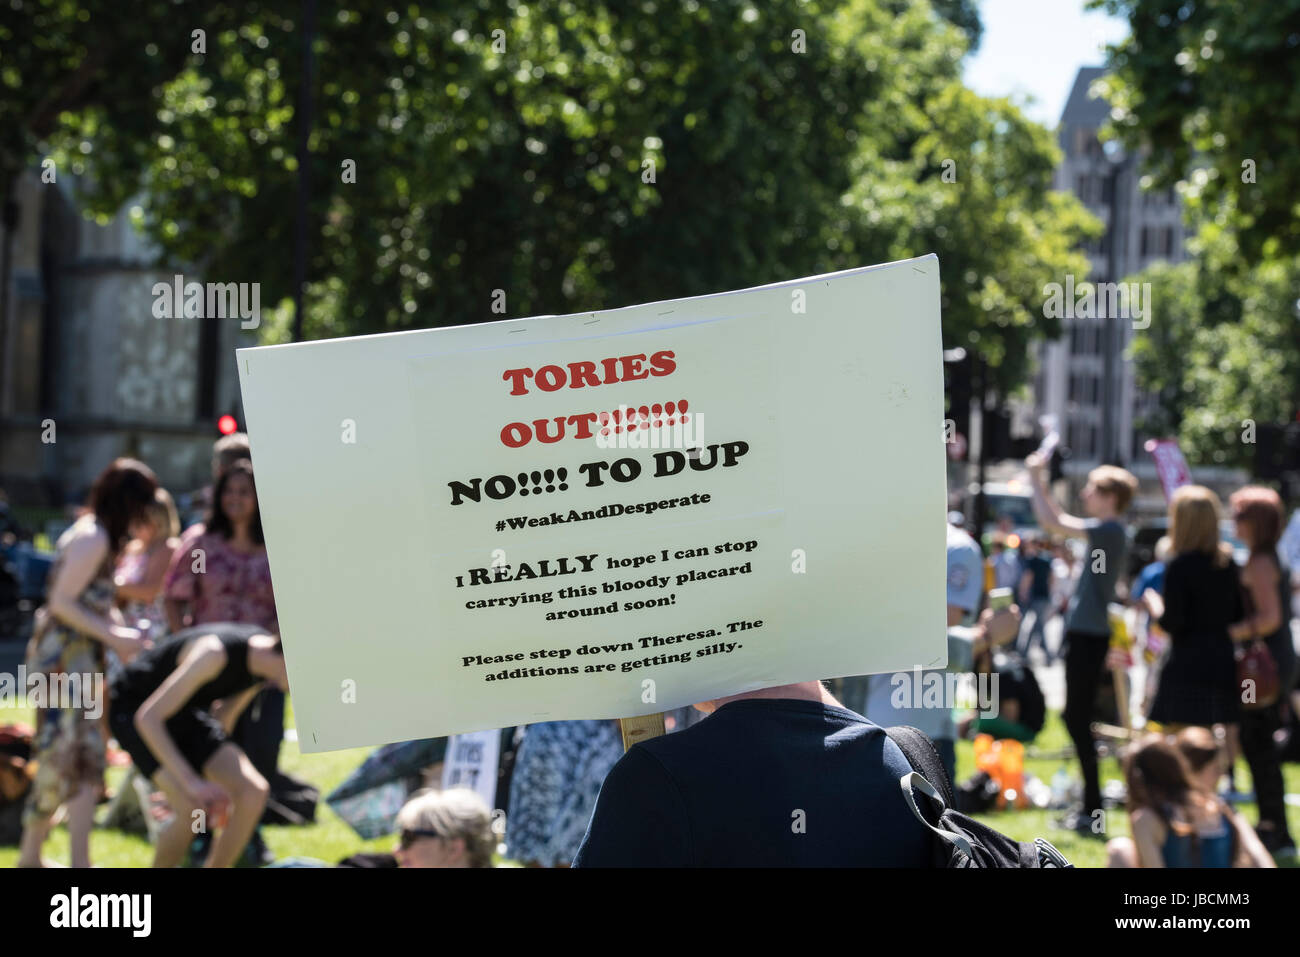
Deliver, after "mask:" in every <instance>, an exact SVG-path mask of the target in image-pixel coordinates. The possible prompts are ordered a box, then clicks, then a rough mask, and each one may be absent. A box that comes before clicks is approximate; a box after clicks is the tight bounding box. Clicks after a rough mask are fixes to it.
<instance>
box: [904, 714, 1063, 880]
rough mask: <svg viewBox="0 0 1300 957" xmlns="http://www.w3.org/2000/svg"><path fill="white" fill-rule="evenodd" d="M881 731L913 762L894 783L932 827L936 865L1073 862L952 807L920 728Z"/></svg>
mask: <svg viewBox="0 0 1300 957" xmlns="http://www.w3.org/2000/svg"><path fill="white" fill-rule="evenodd" d="M885 734H887V735H888V736H889V740H891V741H893V742H894V743H895V744H896V745H898V748H899V750H900V751H902V752H903V756H904V757H906V758H907V763H908V764H909V765H910V766H911V768H912V771H911V773H909V774H905V775H903V777H902V778H900V779H899V782H898V783H899V786H900V787H901V788H902V791H903V800H904V801H906V802H907V806H908V808H909V809H910V810H911V812H912V814H914V815H915V816H916V818H917V820H919V821H920V822H921V823H922V824H924V825H925V826H926V828H928V829H929V831H930V834H931V844H932V846H933V848H934V866H935V867H980V868H992V867H1074V865H1073V864H1071V863H1070V862H1069V861H1067V860H1066V859H1065V857H1064V856H1063V855H1062V854H1061V852H1060V851H1058V850H1057V849H1056V848H1055V847H1053V846H1052V845H1051V843H1050V842H1048V841H1046V840H1044V839H1043V838H1041V837H1040V838H1035V839H1034V841H1033V842H1032V843H1030V842H1026V841H1015V840H1012V839H1011V838H1009V837H1007V836H1006V835H1005V834H1002V833H999V832H998V831H995V830H993V828H991V827H989V826H988V825H987V824H981V823H980V822H979V821H976V820H975V819H974V818H971V817H968V816H967V815H965V814H962V813H961V812H960V811H955V810H953V792H952V781H950V780H949V778H948V771H947V769H946V768H944V766H943V759H942V758H941V757H940V756H939V752H938V751H936V750H935V747H934V742H933V741H931V740H930V738H929V737H928V736H927V735H926V734H925V733H924V732H922V731H918V730H917V729H916V728H909V727H906V726H903V725H900V726H898V727H893V728H886V729H885Z"/></svg>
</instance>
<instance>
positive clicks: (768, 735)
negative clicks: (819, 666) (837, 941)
mask: <svg viewBox="0 0 1300 957" xmlns="http://www.w3.org/2000/svg"><path fill="white" fill-rule="evenodd" d="M696 707H697V708H698V709H699V710H701V711H704V712H705V713H706V714H708V715H709V717H707V718H706V719H705V720H703V721H701V722H700V723H699V724H696V725H694V726H692V727H690V728H687V729H686V730H684V731H679V732H677V733H675V734H671V735H666V736H664V737H659V738H653V739H651V740H649V741H644V742H642V743H640V744H637V745H635V746H634V747H633V748H632V749H631V750H630V751H628V752H627V753H626V754H625V755H623V757H622V758H621V759H620V760H619V762H618V764H616V765H614V768H613V770H611V771H610V773H609V775H608V776H607V777H606V778H605V783H604V785H603V786H602V787H601V791H600V797H599V798H598V800H597V802H596V810H595V812H594V813H593V814H592V818H591V824H590V825H589V827H588V829H587V835H586V837H585V838H584V839H583V842H582V846H581V847H580V848H579V849H578V854H577V857H576V858H574V862H573V864H574V866H575V867H620V866H621V867H689V866H695V867H836V866H842V867H927V866H929V864H930V860H931V845H930V838H929V832H928V831H926V830H925V828H924V827H923V826H922V824H921V823H920V822H919V821H918V820H917V819H916V818H915V817H913V816H912V814H911V812H910V811H909V810H908V808H907V805H906V804H905V803H904V801H903V794H902V789H901V788H900V786H899V783H898V782H899V778H901V777H903V776H904V775H905V774H907V773H908V772H909V771H911V767H910V766H909V765H908V763H907V759H906V758H905V757H904V756H903V753H902V751H900V750H899V749H898V747H897V745H895V744H894V743H893V742H892V741H890V740H889V739H888V737H886V735H885V733H884V731H883V730H882V729H881V728H880V727H878V726H877V725H874V724H872V723H871V722H870V721H868V720H867V719H866V718H863V717H862V716H861V715H858V714H854V713H853V712H852V711H849V710H848V709H846V708H844V707H843V706H841V705H840V703H839V702H838V701H836V700H835V698H833V697H832V696H831V695H830V693H829V692H827V691H826V690H825V688H824V687H823V686H822V684H821V683H820V682H816V681H809V682H804V683H802V684H793V685H783V686H781V687H777V688H764V689H761V690H758V691H751V692H747V693H745V694H739V695H732V696H730V697H727V698H719V699H718V700H716V701H706V702H703V703H701V704H697V705H696Z"/></svg>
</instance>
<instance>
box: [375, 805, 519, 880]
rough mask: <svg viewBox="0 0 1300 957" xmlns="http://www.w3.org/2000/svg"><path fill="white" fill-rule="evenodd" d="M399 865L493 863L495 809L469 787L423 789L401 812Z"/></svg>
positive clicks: (451, 865)
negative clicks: (493, 817)
mask: <svg viewBox="0 0 1300 957" xmlns="http://www.w3.org/2000/svg"><path fill="white" fill-rule="evenodd" d="M397 828H398V832H399V834H400V835H401V838H400V843H399V845H398V848H397V852H396V854H395V855H394V856H395V857H396V858H397V864H398V866H399V867H491V866H492V850H493V848H495V847H496V844H497V835H496V833H495V832H494V831H493V830H492V811H491V810H490V809H489V808H488V806H487V804H485V803H484V802H483V799H482V798H481V797H479V796H478V794H477V793H476V792H474V791H471V790H469V789H467V788H452V789H450V790H447V791H421V792H419V793H417V794H415V795H414V796H413V797H412V798H411V799H410V800H408V801H407V802H406V804H404V805H403V806H402V810H401V811H399V812H398V814H397Z"/></svg>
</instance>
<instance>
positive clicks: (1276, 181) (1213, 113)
mask: <svg viewBox="0 0 1300 957" xmlns="http://www.w3.org/2000/svg"><path fill="white" fill-rule="evenodd" d="M1091 5H1092V6H1093V7H1102V8H1105V9H1106V10H1107V12H1109V13H1111V14H1113V15H1118V16H1121V17H1123V18H1125V19H1127V20H1128V22H1129V26H1130V34H1129V36H1128V38H1127V39H1126V40H1124V41H1123V42H1122V43H1120V44H1119V45H1118V46H1116V47H1114V48H1112V49H1111V51H1110V63H1109V66H1110V69H1111V75H1110V76H1109V77H1108V78H1106V79H1105V80H1103V81H1100V82H1101V86H1102V89H1103V93H1104V95H1105V96H1106V98H1107V99H1108V100H1109V101H1110V103H1111V105H1112V107H1113V112H1112V117H1113V119H1114V126H1115V129H1116V130H1117V132H1118V133H1119V134H1120V135H1121V136H1122V137H1123V138H1124V139H1125V141H1126V142H1127V143H1128V144H1129V145H1130V146H1131V147H1135V148H1138V147H1141V148H1144V149H1145V150H1147V152H1145V153H1144V156H1145V159H1146V161H1147V164H1148V167H1149V169H1150V172H1151V176H1152V178H1153V181H1154V185H1155V186H1156V187H1159V188H1166V187H1169V186H1173V185H1174V184H1175V183H1179V184H1180V191H1181V192H1182V196H1183V201H1184V203H1185V204H1186V205H1187V206H1188V207H1189V208H1190V209H1191V210H1192V211H1193V212H1198V211H1200V212H1205V213H1206V214H1208V215H1209V216H1210V217H1214V216H1216V215H1217V214H1218V213H1219V212H1221V211H1223V212H1228V213H1230V214H1231V219H1230V220H1227V222H1228V223H1229V225H1230V227H1231V231H1232V232H1233V233H1234V235H1235V238H1236V242H1237V244H1238V246H1239V247H1240V250H1241V255H1240V256H1239V257H1237V258H1236V259H1235V260H1234V261H1233V262H1232V263H1230V264H1229V265H1231V266H1232V267H1233V268H1235V269H1239V270H1240V269H1243V268H1247V267H1248V264H1249V263H1252V262H1255V261H1258V260H1260V259H1262V258H1271V257H1275V256H1276V257H1281V258H1288V257H1294V256H1297V255H1300V97H1298V96H1296V91H1297V90H1300V0H1272V2H1269V3H1241V2H1239V0H1196V2H1188V0H1091Z"/></svg>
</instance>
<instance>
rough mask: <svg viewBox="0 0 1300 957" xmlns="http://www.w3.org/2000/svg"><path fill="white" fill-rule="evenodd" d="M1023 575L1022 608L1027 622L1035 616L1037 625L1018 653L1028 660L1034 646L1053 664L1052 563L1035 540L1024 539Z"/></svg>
mask: <svg viewBox="0 0 1300 957" xmlns="http://www.w3.org/2000/svg"><path fill="white" fill-rule="evenodd" d="M1024 549H1025V561H1024V567H1025V571H1024V574H1023V575H1021V576H1020V595H1019V597H1020V607H1021V608H1024V609H1025V621H1026V623H1027V622H1028V620H1029V615H1031V614H1032V615H1033V616H1034V623H1033V624H1032V625H1031V626H1029V627H1028V628H1026V629H1025V635H1024V638H1023V639H1022V641H1021V645H1020V647H1019V648H1018V649H1017V651H1018V652H1019V653H1020V655H1021V657H1023V658H1024V659H1025V660H1026V661H1028V660H1029V650H1030V649H1031V648H1033V647H1034V643H1035V642H1037V643H1038V645H1039V646H1040V647H1041V648H1042V649H1043V655H1044V657H1046V658H1047V663H1048V664H1049V665H1050V664H1051V663H1052V652H1051V651H1050V650H1049V649H1048V647H1047V618H1048V615H1049V614H1050V612H1051V607H1052V560H1051V558H1049V557H1048V556H1047V555H1045V554H1043V548H1042V545H1041V543H1040V542H1039V541H1038V539H1036V538H1029V537H1026V538H1025V544H1024Z"/></svg>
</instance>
